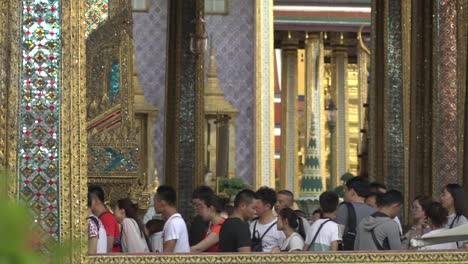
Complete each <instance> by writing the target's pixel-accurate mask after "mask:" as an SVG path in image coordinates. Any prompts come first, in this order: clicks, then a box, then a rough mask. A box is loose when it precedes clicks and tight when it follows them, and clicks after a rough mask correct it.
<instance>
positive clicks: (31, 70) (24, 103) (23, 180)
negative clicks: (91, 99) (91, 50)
mask: <svg viewBox="0 0 468 264" xmlns="http://www.w3.org/2000/svg"><path fill="white" fill-rule="evenodd" d="M60 8H61V1H60V0H25V1H23V15H22V25H21V29H22V45H21V56H22V59H23V61H22V69H21V82H20V85H21V86H20V88H21V93H20V117H19V130H20V131H19V152H18V162H19V166H18V168H19V183H18V187H19V196H20V199H21V200H23V201H24V202H26V203H27V204H28V205H29V206H30V207H31V208H32V210H33V212H34V213H35V217H37V220H38V221H39V222H40V225H41V227H42V228H43V230H44V231H45V232H46V233H47V234H49V235H50V236H49V238H52V239H55V240H58V239H59V234H60V230H59V227H60V219H59V218H60V214H59V200H58V199H59V184H60V183H59V179H60V173H59V159H58V157H59V155H58V153H59V141H60V138H59V135H60V133H59V130H60V126H59V123H60V82H59V80H60V55H61V41H60V36H61V18H60Z"/></svg>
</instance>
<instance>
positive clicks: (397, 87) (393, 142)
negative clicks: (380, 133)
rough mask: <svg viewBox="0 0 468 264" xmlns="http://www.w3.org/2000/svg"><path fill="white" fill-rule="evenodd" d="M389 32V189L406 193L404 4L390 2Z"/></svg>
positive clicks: (387, 137) (387, 127)
mask: <svg viewBox="0 0 468 264" xmlns="http://www.w3.org/2000/svg"><path fill="white" fill-rule="evenodd" d="M387 23H388V24H387V25H386V26H387V30H388V35H387V40H386V41H387V65H388V66H387V67H388V71H387V77H386V78H387V90H386V97H387V102H388V104H387V106H386V109H385V110H384V111H385V115H386V120H387V126H386V128H385V129H386V131H385V134H386V135H385V138H386V153H385V155H386V161H387V162H386V175H387V184H388V187H389V188H390V189H396V190H399V191H404V181H405V178H404V175H405V142H404V121H403V77H402V76H403V59H402V46H403V44H402V33H401V30H402V28H401V3H400V1H389V2H388V22H387Z"/></svg>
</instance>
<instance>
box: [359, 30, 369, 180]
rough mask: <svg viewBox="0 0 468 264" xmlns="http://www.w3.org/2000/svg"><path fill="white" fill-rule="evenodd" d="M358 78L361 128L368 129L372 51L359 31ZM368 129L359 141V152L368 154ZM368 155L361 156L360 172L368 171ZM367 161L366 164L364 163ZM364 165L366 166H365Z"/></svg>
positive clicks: (360, 136) (361, 134)
mask: <svg viewBox="0 0 468 264" xmlns="http://www.w3.org/2000/svg"><path fill="white" fill-rule="evenodd" d="M357 50H358V65H357V66H358V75H359V76H358V78H359V81H358V82H359V102H358V111H359V129H367V127H368V124H366V108H365V107H364V105H365V104H367V103H368V100H367V95H368V89H369V87H368V83H367V78H368V75H369V73H370V67H369V65H370V63H369V62H370V51H369V49H368V48H367V47H366V46H365V44H364V41H363V39H362V34H361V32H359V34H358V44H357ZM366 133H367V131H363V132H362V133H360V134H359V142H358V154H363V155H365V154H367V151H368V150H367V148H366V147H367V146H365V145H362V144H363V143H364V144H366V142H367V134H366ZM367 158H368V157H366V156H362V157H361V161H360V162H359V171H360V172H367V171H368V164H367ZM364 163H365V164H364ZM363 166H364V168H363Z"/></svg>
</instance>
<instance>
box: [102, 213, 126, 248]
mask: <svg viewBox="0 0 468 264" xmlns="http://www.w3.org/2000/svg"><path fill="white" fill-rule="evenodd" d="M99 219H101V222H102V224H103V225H104V228H105V229H106V234H107V236H113V237H114V246H113V247H112V252H122V250H121V248H120V228H119V224H118V223H117V220H115V216H114V215H113V214H111V213H109V212H105V213H103V214H101V215H100V216H99Z"/></svg>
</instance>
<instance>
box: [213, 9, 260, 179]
mask: <svg viewBox="0 0 468 264" xmlns="http://www.w3.org/2000/svg"><path fill="white" fill-rule="evenodd" d="M228 2H229V7H228V12H229V13H228V15H206V18H205V19H206V31H207V33H208V34H209V38H210V39H212V40H213V47H214V48H215V56H216V65H217V70H218V79H219V85H220V87H221V89H222V90H223V92H224V93H225V97H226V100H227V101H228V102H230V103H231V104H232V105H233V106H234V107H235V108H237V109H238V110H239V114H238V116H237V128H236V129H237V130H236V176H237V177H241V178H243V179H244V180H245V181H246V182H247V183H250V184H252V183H253V177H254V175H253V173H254V160H255V159H254V158H255V145H254V144H255V135H254V131H255V127H254V124H255V123H254V122H255V120H254V117H255V112H254V111H255V109H254V107H255V106H254V104H255V96H254V95H255V91H254V74H255V72H254V65H255V64H254V58H255V57H254V49H255V43H254V39H255V38H254V37H255V32H254V31H255V1H252V0H236V1H228ZM208 62H209V53H208V52H207V53H206V58H205V63H206V67H207V68H208Z"/></svg>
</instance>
